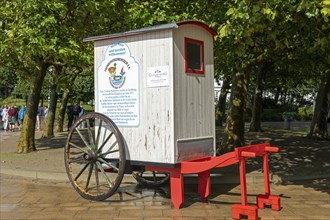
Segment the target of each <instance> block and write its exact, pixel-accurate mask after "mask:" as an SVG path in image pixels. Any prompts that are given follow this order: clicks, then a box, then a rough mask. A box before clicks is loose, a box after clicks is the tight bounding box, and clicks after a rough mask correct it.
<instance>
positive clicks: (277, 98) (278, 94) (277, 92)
mask: <svg viewBox="0 0 330 220" xmlns="http://www.w3.org/2000/svg"><path fill="white" fill-rule="evenodd" d="M280 93H281V88H279V87H277V88H276V93H275V97H274V100H275V104H278V100H279V98H280Z"/></svg>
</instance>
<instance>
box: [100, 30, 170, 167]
mask: <svg viewBox="0 0 330 220" xmlns="http://www.w3.org/2000/svg"><path fill="white" fill-rule="evenodd" d="M116 41H119V42H123V43H125V44H127V45H128V47H129V49H130V51H131V55H132V56H133V57H135V59H136V60H137V62H138V63H139V67H140V82H139V84H140V125H139V126H138V127H119V129H120V131H121V132H122V134H123V137H124V139H125V141H126V144H127V152H126V154H127V155H126V157H127V160H132V161H143V162H152V163H170V164H173V163H174V153H173V151H174V147H173V144H174V136H173V131H174V129H173V121H174V120H173V89H172V87H173V85H172V82H173V79H172V77H173V49H172V45H173V43H172V41H173V40H172V30H165V31H160V32H152V33H146V34H142V35H134V36H128V37H124V38H120V39H119V40H118V39H111V40H102V41H96V42H95V73H97V69H98V67H99V66H100V64H101V62H102V59H103V56H104V53H105V51H106V49H107V47H108V46H109V45H110V44H111V43H114V42H116ZM156 66H169V75H170V85H169V86H167V87H148V86H147V70H148V68H149V67H156ZM95 77H97V74H95ZM95 81H96V82H97V80H96V78H95ZM95 86H96V87H97V85H95ZM97 100H98V95H97V94H95V103H96V105H95V111H98V105H97V103H98V101H97ZM109 117H110V118H111V115H109Z"/></svg>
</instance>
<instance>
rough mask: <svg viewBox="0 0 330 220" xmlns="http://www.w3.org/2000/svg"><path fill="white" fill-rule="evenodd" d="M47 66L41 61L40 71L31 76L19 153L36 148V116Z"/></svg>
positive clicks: (18, 147)
mask: <svg viewBox="0 0 330 220" xmlns="http://www.w3.org/2000/svg"><path fill="white" fill-rule="evenodd" d="M47 67H48V66H47V65H46V64H45V63H43V62H42V63H40V68H39V72H38V73H37V74H36V75H35V76H31V86H30V91H29V98H28V104H27V106H26V114H25V116H24V121H23V126H22V132H21V135H20V138H19V143H18V146H17V150H16V151H17V153H28V152H32V151H35V150H36V147H35V143H34V137H35V125H36V116H37V109H38V103H39V99H40V93H41V88H42V83H43V81H44V78H45V76H46V72H47Z"/></svg>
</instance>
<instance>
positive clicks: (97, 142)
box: [95, 120, 103, 146]
mask: <svg viewBox="0 0 330 220" xmlns="http://www.w3.org/2000/svg"><path fill="white" fill-rule="evenodd" d="M102 123H103V121H102V120H100V124H99V127H98V129H97V137H96V143H95V146H99V140H100V135H101V128H102Z"/></svg>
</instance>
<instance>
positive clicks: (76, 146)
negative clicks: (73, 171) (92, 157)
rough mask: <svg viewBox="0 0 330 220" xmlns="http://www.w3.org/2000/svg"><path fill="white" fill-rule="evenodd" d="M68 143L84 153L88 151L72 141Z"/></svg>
mask: <svg viewBox="0 0 330 220" xmlns="http://www.w3.org/2000/svg"><path fill="white" fill-rule="evenodd" d="M69 144H70V145H71V146H73V147H75V148H77V149H78V150H80V151H82V152H84V153H86V154H87V153H88V151H86V150H84V149H82V148H81V147H79V146H78V145H76V144H74V143H72V142H69Z"/></svg>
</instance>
